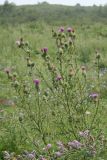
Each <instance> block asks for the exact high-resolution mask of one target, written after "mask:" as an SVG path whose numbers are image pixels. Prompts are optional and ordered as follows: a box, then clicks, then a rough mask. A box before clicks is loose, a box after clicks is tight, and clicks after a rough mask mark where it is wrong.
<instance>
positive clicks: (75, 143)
mask: <svg viewBox="0 0 107 160" xmlns="http://www.w3.org/2000/svg"><path fill="white" fill-rule="evenodd" d="M68 146H69V147H71V148H73V149H80V148H81V147H82V146H83V144H82V143H80V142H78V141H77V140H74V141H72V142H68Z"/></svg>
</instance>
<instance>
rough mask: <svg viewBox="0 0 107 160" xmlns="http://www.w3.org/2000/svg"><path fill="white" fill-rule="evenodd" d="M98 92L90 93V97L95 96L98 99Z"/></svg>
mask: <svg viewBox="0 0 107 160" xmlns="http://www.w3.org/2000/svg"><path fill="white" fill-rule="evenodd" d="M98 96H99V95H98V93H91V94H90V95H89V97H90V98H93V99H96V98H98Z"/></svg>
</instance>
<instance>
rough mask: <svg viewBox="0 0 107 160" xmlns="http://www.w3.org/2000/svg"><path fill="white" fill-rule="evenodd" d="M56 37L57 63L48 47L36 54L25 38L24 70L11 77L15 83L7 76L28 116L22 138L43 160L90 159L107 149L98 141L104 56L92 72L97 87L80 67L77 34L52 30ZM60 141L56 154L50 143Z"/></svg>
mask: <svg viewBox="0 0 107 160" xmlns="http://www.w3.org/2000/svg"><path fill="white" fill-rule="evenodd" d="M52 36H53V38H54V41H55V43H56V51H54V54H55V59H54V60H53V57H52V54H51V53H50V51H49V48H47V47H43V48H42V49H41V50H40V51H35V50H33V49H32V48H31V47H30V45H29V43H27V42H25V41H24V40H23V38H21V39H20V40H19V41H17V42H16V44H17V46H18V47H19V49H22V50H20V51H21V52H23V51H24V52H23V55H24V57H25V59H26V61H25V65H26V71H23V75H20V74H19V75H17V76H16V75H15V74H12V73H11V78H9V77H10V72H9V71H6V73H7V76H8V78H9V80H10V81H12V87H13V88H14V90H15V94H16V95H17V97H18V100H17V107H18V110H19V111H18V112H19V113H20V112H21V113H22V114H21V115H24V116H21V115H20V116H19V124H20V126H21V130H22V131H23V133H24V134H23V138H24V136H25V134H26V138H27V141H29V143H31V144H33V145H34V147H35V149H36V152H37V156H36V157H37V158H39V159H41V160H43V159H52V158H53V159H57V158H62V157H64V159H70V158H69V157H71V158H73V157H75V158H78V157H80V159H83V158H84V159H89V158H90V156H91V157H95V156H97V155H98V154H99V153H100V151H101V144H100V140H101V141H102V145H104V139H103V140H102V138H101V137H100V136H101V134H102V129H101V125H100V123H101V121H100V113H101V110H102V108H101V95H100V76H99V73H100V72H99V64H100V55H99V54H98V53H96V57H95V58H96V64H97V66H95V68H94V67H93V71H95V70H96V73H97V74H96V75H94V76H95V82H91V81H89V75H90V71H88V69H87V68H88V67H87V66H83V65H82V64H79V63H78V57H79V54H78V53H77V50H76V42H75V41H76V34H75V30H74V29H73V28H68V29H64V28H63V27H61V28H59V30H58V31H57V32H56V31H54V30H52ZM24 53H25V54H24ZM34 53H35V56H36V57H39V59H40V63H42V68H43V69H41V67H40V66H39V65H38V64H39V62H37V59H36V60H35V58H34ZM91 83H94V88H93V87H91ZM99 106H100V107H99ZM59 140H60V141H61V143H60V144H59V143H58V147H59V148H58V147H56V146H54V147H53V148H54V149H52V145H51V144H55V143H56V141H59ZM44 146H45V147H44ZM41 148H44V149H43V150H42V149H41ZM40 153H42V156H41V157H40V156H39V155H40ZM26 155H29V154H26ZM44 157H45V158H44ZM34 158H35V156H32V158H31V159H34ZM29 159H30V158H29ZM62 159H63V158H62Z"/></svg>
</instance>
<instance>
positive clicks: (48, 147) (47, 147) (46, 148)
mask: <svg viewBox="0 0 107 160" xmlns="http://www.w3.org/2000/svg"><path fill="white" fill-rule="evenodd" d="M51 147H52V145H51V144H47V146H46V147H45V148H43V150H44V151H48V150H49V149H50V148H51Z"/></svg>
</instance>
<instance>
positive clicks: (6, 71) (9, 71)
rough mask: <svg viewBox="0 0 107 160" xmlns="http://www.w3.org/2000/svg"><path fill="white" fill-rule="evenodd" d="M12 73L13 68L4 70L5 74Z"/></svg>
mask: <svg viewBox="0 0 107 160" xmlns="http://www.w3.org/2000/svg"><path fill="white" fill-rule="evenodd" d="M11 71H12V70H11V68H9V67H7V68H5V69H4V72H5V73H7V74H9V73H11Z"/></svg>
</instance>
